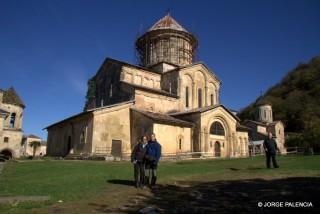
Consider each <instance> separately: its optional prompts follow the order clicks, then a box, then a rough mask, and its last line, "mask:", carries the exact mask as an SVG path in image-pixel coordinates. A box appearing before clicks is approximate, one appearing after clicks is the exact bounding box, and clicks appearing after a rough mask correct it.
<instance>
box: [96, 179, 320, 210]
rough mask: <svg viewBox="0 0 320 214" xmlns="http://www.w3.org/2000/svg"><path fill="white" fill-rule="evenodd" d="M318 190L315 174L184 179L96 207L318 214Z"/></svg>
mask: <svg viewBox="0 0 320 214" xmlns="http://www.w3.org/2000/svg"><path fill="white" fill-rule="evenodd" d="M319 192H320V178H318V177H305V178H303V177H295V178H285V179H275V180H263V179H248V180H236V181H216V182H206V183H199V182H188V183H181V184H177V185H158V186H157V188H155V189H153V190H152V193H153V196H152V197H144V196H143V195H142V196H141V195H136V196H135V198H133V199H132V201H133V202H132V203H130V204H126V205H124V206H123V207H120V208H117V209H106V207H103V206H101V207H96V209H97V210H98V211H100V212H105V213H109V212H117V213H138V211H139V210H140V209H141V208H143V207H148V206H152V207H154V208H156V209H157V212H156V213H275V212H276V213H277V212H283V211H285V210H286V211H290V212H294V213H295V212H301V213H319V212H320V207H319V205H320V203H319ZM258 202H263V203H264V202H312V204H313V208H302V207H300V208H259V207H258ZM287 209H289V210H287Z"/></svg>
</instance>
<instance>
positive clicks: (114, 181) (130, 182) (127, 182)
mask: <svg viewBox="0 0 320 214" xmlns="http://www.w3.org/2000/svg"><path fill="white" fill-rule="evenodd" d="M107 182H108V183H112V184H120V185H125V186H134V181H133V180H120V179H112V180H108V181H107Z"/></svg>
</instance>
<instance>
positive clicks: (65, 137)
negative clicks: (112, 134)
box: [47, 112, 93, 156]
mask: <svg viewBox="0 0 320 214" xmlns="http://www.w3.org/2000/svg"><path fill="white" fill-rule="evenodd" d="M92 131H93V116H92V113H90V112H87V113H85V114H83V115H80V116H78V117H75V118H72V119H69V120H67V121H65V122H61V123H59V124H57V125H53V126H52V127H49V128H48V141H47V154H48V155H50V156H66V155H68V154H70V153H71V154H73V153H74V154H82V153H91V152H92ZM81 139H83V140H81Z"/></svg>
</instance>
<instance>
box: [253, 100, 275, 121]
mask: <svg viewBox="0 0 320 214" xmlns="http://www.w3.org/2000/svg"><path fill="white" fill-rule="evenodd" d="M255 120H256V121H259V122H263V123H272V122H273V115H272V106H271V105H270V104H266V103H265V104H260V105H258V106H257V109H256V111H255Z"/></svg>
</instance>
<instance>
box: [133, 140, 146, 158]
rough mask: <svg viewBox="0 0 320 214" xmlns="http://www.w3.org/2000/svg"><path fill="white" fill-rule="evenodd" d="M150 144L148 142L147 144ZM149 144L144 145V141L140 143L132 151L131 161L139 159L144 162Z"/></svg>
mask: <svg viewBox="0 0 320 214" xmlns="http://www.w3.org/2000/svg"><path fill="white" fill-rule="evenodd" d="M147 145H148V144H147ZM147 145H145V146H144V147H143V144H142V143H138V144H137V145H136V146H135V147H134V148H133V150H132V153H131V162H133V161H139V162H143V161H144V158H145V155H146V152H147Z"/></svg>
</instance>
